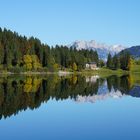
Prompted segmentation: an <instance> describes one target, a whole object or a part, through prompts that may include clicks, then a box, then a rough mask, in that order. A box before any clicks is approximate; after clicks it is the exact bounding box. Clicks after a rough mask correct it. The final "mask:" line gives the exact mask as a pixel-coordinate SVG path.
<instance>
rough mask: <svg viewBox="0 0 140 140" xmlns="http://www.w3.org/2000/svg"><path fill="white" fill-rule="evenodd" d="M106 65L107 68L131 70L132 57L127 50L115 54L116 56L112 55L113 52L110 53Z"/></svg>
mask: <svg viewBox="0 0 140 140" xmlns="http://www.w3.org/2000/svg"><path fill="white" fill-rule="evenodd" d="M106 65H107V68H109V69H112V70H117V69H122V70H130V69H131V66H132V58H131V56H130V54H129V53H128V52H126V51H122V52H121V53H120V54H118V55H116V54H115V55H114V56H111V54H110V53H109V54H108V58H107V64H106Z"/></svg>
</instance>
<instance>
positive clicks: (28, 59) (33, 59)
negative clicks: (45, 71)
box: [23, 55, 42, 70]
mask: <svg viewBox="0 0 140 140" xmlns="http://www.w3.org/2000/svg"><path fill="white" fill-rule="evenodd" d="M23 62H24V67H25V68H26V69H27V70H32V69H34V70H37V69H38V68H41V67H42V66H41V64H40V61H39V58H38V56H37V55H24V56H23Z"/></svg>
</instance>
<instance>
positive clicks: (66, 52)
mask: <svg viewBox="0 0 140 140" xmlns="http://www.w3.org/2000/svg"><path fill="white" fill-rule="evenodd" d="M91 61H94V62H96V63H97V64H98V54H97V52H96V51H93V50H76V49H75V48H72V47H71V48H68V47H66V46H58V45H56V46H55V47H50V46H48V45H46V44H43V43H41V41H40V40H39V39H37V38H34V37H30V38H27V37H25V36H21V35H19V34H18V33H16V32H12V31H10V30H7V29H1V28H0V70H1V71H2V70H7V71H12V72H18V71H44V70H45V71H56V70H58V69H65V68H70V69H72V70H74V71H77V70H81V69H83V68H84V67H85V63H87V62H91Z"/></svg>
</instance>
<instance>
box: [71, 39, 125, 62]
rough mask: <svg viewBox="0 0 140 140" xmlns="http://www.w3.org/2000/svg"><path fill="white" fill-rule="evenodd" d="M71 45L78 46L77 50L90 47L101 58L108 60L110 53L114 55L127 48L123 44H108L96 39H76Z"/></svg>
mask: <svg viewBox="0 0 140 140" xmlns="http://www.w3.org/2000/svg"><path fill="white" fill-rule="evenodd" d="M69 46H70V47H76V49H77V50H81V49H88V50H95V51H97V53H98V55H99V58H101V59H104V60H106V59H107V56H108V54H109V53H111V54H112V55H114V54H115V53H116V54H117V53H119V52H120V51H122V50H123V49H125V47H124V46H122V45H106V44H104V43H98V42H96V41H95V40H91V41H75V42H73V43H72V44H71V45H69Z"/></svg>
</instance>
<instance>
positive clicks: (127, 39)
mask: <svg viewBox="0 0 140 140" xmlns="http://www.w3.org/2000/svg"><path fill="white" fill-rule="evenodd" d="M139 7H140V1H139V0H0V27H2V28H3V27H6V28H8V29H11V30H12V31H17V32H18V33H19V34H22V35H26V36H28V37H29V36H35V37H37V38H39V39H40V40H41V41H42V42H43V43H47V44H49V45H55V44H70V43H71V42H73V41H75V40H87V41H88V40H96V41H98V42H102V43H106V44H122V45H125V46H132V45H139V44H140V10H139Z"/></svg>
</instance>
